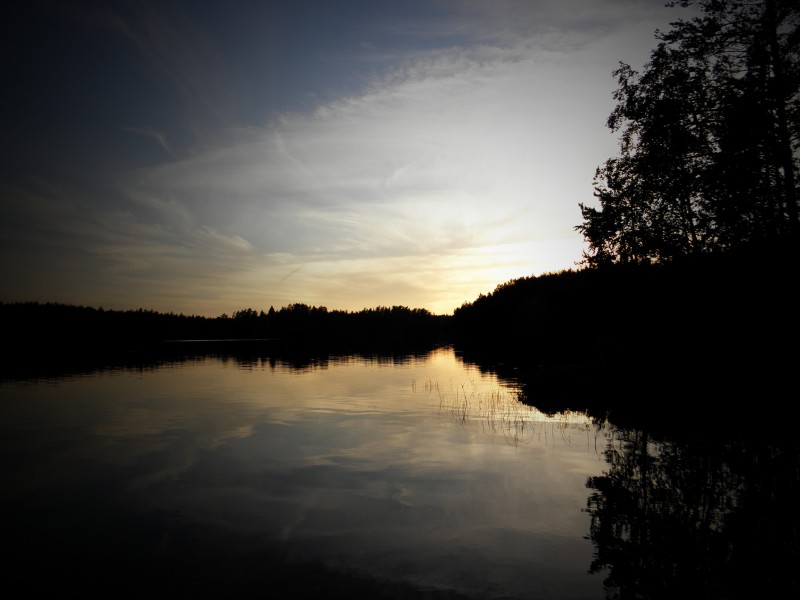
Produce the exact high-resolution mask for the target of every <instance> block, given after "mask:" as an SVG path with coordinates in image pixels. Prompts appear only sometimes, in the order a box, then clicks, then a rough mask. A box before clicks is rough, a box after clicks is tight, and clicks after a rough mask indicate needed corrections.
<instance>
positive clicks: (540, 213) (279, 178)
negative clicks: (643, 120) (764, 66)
mask: <svg viewBox="0 0 800 600" xmlns="http://www.w3.org/2000/svg"><path fill="white" fill-rule="evenodd" d="M684 17H686V11H685V10H683V9H679V8H669V7H665V6H664V5H663V2H660V1H659V0H638V1H637V0H603V1H601V2H592V1H589V0H571V1H569V2H545V3H527V2H516V1H514V0H504V1H499V2H493V3H482V2H475V1H472V0H440V1H433V2H432V1H425V0H412V1H410V2H405V3H403V4H402V5H398V4H397V3H390V2H363V1H361V0H354V1H353V2H348V3H346V4H336V5H333V4H332V3H325V2H321V1H319V0H303V1H302V2H278V3H269V4H268V5H267V4H266V3H259V2H253V1H239V2H234V3H228V4H226V5H225V6H224V7H223V6H219V5H217V4H215V3H209V2H197V3H189V2H184V1H176V2H170V3H153V4H150V3H147V2H145V3H141V4H137V5H131V6H128V5H125V4H116V3H115V4H110V5H109V4H107V3H103V2H95V1H93V0H80V1H78V2H75V3H71V4H70V5H68V6H65V5H61V4H60V3H55V2H54V3H43V4H42V5H37V6H36V7H25V6H21V7H15V8H14V9H12V11H11V13H10V15H9V18H8V19H7V20H6V31H4V40H5V41H4V44H5V46H4V50H5V51H4V56H5V58H4V61H5V64H6V66H7V67H8V73H9V74H10V75H9V82H8V86H7V89H9V90H11V91H12V93H10V94H7V95H6V97H4V99H3V100H2V102H3V108H4V111H3V112H4V115H5V117H4V121H3V130H4V136H3V137H4V143H3V160H2V162H1V163H0V190H2V199H3V202H2V204H0V215H2V220H0V231H1V232H2V234H3V235H2V236H0V266H1V267H2V278H3V282H4V292H3V296H2V297H0V300H2V301H4V302H9V303H13V302H42V303H47V302H54V303H61V304H70V305H76V306H87V307H94V308H97V307H104V309H106V310H121V311H126V310H137V309H138V308H143V309H147V310H154V311H156V312H162V313H169V312H172V313H176V314H189V315H197V316H206V317H212V316H219V315H221V314H224V313H228V314H229V313H231V311H235V310H241V309H244V308H254V309H255V310H268V307H270V306H273V307H276V310H277V309H278V308H277V307H284V306H287V305H290V304H307V305H309V306H326V307H328V309H329V310H339V311H347V312H358V311H360V310H363V309H365V308H367V309H368V308H370V307H372V308H374V307H379V306H389V307H391V306H406V307H412V308H422V309H425V310H428V311H430V312H431V313H432V314H435V315H448V314H452V313H453V311H454V310H455V309H456V308H458V307H459V306H461V305H463V304H464V303H468V302H473V301H474V300H475V299H476V298H477V297H478V296H479V295H480V294H487V293H490V292H491V291H492V290H494V289H495V288H496V287H497V286H498V285H501V284H503V283H507V282H509V281H512V280H515V279H519V278H522V277H531V276H534V277H535V276H539V275H544V274H547V273H556V272H559V271H563V270H570V269H575V268H577V267H578V263H579V261H580V260H581V254H582V252H583V251H584V250H585V244H584V241H583V239H582V238H581V236H580V234H578V233H577V232H576V231H575V229H574V227H575V226H576V225H578V224H579V222H580V218H581V217H580V211H579V207H578V204H579V203H580V202H584V203H592V202H593V187H592V178H593V175H594V171H595V169H596V167H597V166H599V165H600V164H601V163H602V162H604V161H605V160H606V159H607V158H608V157H609V156H612V155H614V154H616V152H617V137H616V136H615V135H614V134H613V133H612V132H610V131H609V130H608V128H607V127H606V119H607V117H608V115H609V113H610V112H611V110H612V109H613V106H614V104H613V98H612V92H613V91H614V89H615V85H616V82H615V81H614V79H613V77H612V75H611V72H612V71H613V70H614V69H615V68H616V67H617V65H618V63H619V62H620V61H622V62H627V63H630V64H631V66H632V67H633V68H634V69H637V68H640V67H641V65H643V64H644V63H645V62H647V60H648V59H649V53H650V51H651V50H652V49H653V47H654V46H655V43H656V41H655V38H654V34H655V31H656V29H659V28H661V29H664V28H666V27H668V25H669V23H670V22H672V21H675V20H677V19H679V18H684Z"/></svg>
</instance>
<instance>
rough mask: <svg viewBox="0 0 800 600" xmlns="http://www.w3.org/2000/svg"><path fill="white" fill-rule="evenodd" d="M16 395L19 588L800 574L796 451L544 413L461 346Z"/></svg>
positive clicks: (10, 576) (230, 594)
mask: <svg viewBox="0 0 800 600" xmlns="http://www.w3.org/2000/svg"><path fill="white" fill-rule="evenodd" d="M0 410H1V411H2V417H1V418H0V440H2V442H1V443H2V447H1V448H2V457H1V458H2V464H3V465H4V466H3V479H4V480H3V506H2V509H3V520H4V527H3V537H4V547H5V549H6V551H7V556H9V557H8V558H6V559H5V561H4V563H3V571H4V583H5V586H6V587H7V588H13V587H14V586H17V585H19V586H22V587H21V588H20V589H22V590H23V592H22V594H21V595H22V596H23V597H33V596H35V595H36V594H37V593H38V592H39V591H45V592H48V593H50V594H52V595H57V596H59V597H100V596H102V597H108V598H115V597H122V596H136V597H148V598H153V597H172V598H175V597H187V598H188V597H192V598H194V597H201V596H202V597H215V598H239V597H246V598H255V597H259V598H262V597H285V598H299V597H315V598H320V597H325V596H333V597H335V596H336V595H337V594H345V595H347V596H348V597H364V598H405V597H409V598H411V597H420V598H507V599H514V598H552V599H567V598H574V599H583V598H585V599H590V598H605V597H623V598H625V597H637V598H660V597H676V596H678V595H686V596H687V597H708V598H723V597H736V596H738V595H739V594H740V593H742V595H744V591H745V590H747V591H748V593H750V591H753V590H756V591H758V592H766V591H770V592H771V591H775V590H779V589H781V590H783V589H786V590H790V591H791V590H796V584H795V581H796V575H795V574H794V572H795V570H796V569H797V568H798V564H797V539H798V538H797V521H798V519H797V517H796V515H795V512H796V509H797V506H796V502H797V482H798V461H797V456H796V453H794V451H792V450H787V449H786V448H784V447H778V446H770V445H763V444H760V445H758V447H757V448H756V449H754V448H751V447H749V446H747V445H745V444H744V443H743V442H741V441H740V440H738V439H737V440H736V441H726V442H721V441H718V440H716V439H715V440H714V441H712V440H711V439H710V438H703V439H695V440H681V441H680V442H676V441H671V440H668V439H663V438H659V439H655V438H652V437H651V436H649V435H648V434H647V433H646V432H643V431H637V430H618V429H615V428H614V427H613V426H610V425H608V424H606V423H602V424H598V423H594V422H592V421H590V420H589V419H588V418H586V417H584V416H582V415H579V414H571V413H570V414H558V415H554V416H545V415H544V414H542V413H540V412H538V411H537V410H535V409H534V408H532V407H530V406H528V405H526V404H523V403H520V402H519V400H518V398H517V394H516V393H515V388H514V387H513V385H511V384H505V383H502V382H500V381H498V380H497V379H496V378H495V377H493V376H492V375H487V374H485V373H481V372H480V371H479V370H478V369H477V368H475V367H474V366H469V365H466V364H464V363H463V362H462V361H461V360H460V359H459V358H458V357H457V356H456V355H455V354H454V353H453V351H452V350H450V349H442V350H438V351H434V352H432V353H430V354H426V355H423V356H416V357H407V358H397V357H395V358H391V359H388V358H386V359H380V358H364V357H340V358H330V359H326V360H317V361H311V362H309V363H307V364H305V365H304V366H302V367H298V366H297V365H294V366H293V365H291V364H289V363H284V362H281V361H280V360H275V359H269V358H267V357H264V358H251V359H248V360H236V359H232V358H228V359H225V358H220V357H206V358H194V359H191V360H183V361H174V362H171V363H167V364H162V365H160V366H158V367H152V368H146V369H131V368H127V369H118V370H111V371H109V370H106V371H102V372H94V373H89V374H83V375H80V376H72V377H61V378H56V379H52V378H51V379H48V380H37V381H12V382H5V383H2V384H0ZM789 447H792V446H791V445H790V446H789Z"/></svg>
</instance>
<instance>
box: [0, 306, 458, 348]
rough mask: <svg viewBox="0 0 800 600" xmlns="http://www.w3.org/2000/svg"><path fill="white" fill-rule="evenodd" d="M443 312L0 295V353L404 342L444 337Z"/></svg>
mask: <svg viewBox="0 0 800 600" xmlns="http://www.w3.org/2000/svg"><path fill="white" fill-rule="evenodd" d="M448 322H449V318H448V317H447V316H441V315H434V314H432V313H430V312H429V311H428V310H426V309H420V308H408V307H405V306H392V307H383V306H380V307H376V308H369V309H367V308H365V309H363V310H361V311H358V312H349V311H343V310H328V309H327V308H326V307H324V306H309V305H307V304H300V303H298V304H290V305H288V306H284V307H282V308H280V309H278V310H275V308H273V307H270V309H269V310H268V311H267V312H265V311H263V310H260V311H256V310H255V309H253V308H245V309H241V310H236V311H234V312H233V313H232V314H231V315H228V314H222V315H219V316H218V317H204V316H197V315H188V316H187V315H183V314H175V313H172V312H169V313H162V312H157V311H154V310H146V309H142V308H140V309H137V310H124V311H123V310H104V309H103V308H93V307H87V306H76V305H69V304H60V303H39V302H19V303H2V302H0V323H2V324H3V329H4V342H3V348H4V354H8V355H13V354H15V353H18V352H19V351H21V350H23V351H24V350H27V351H39V350H42V351H47V350H58V349H64V348H70V349H74V350H92V349H94V350H96V351H97V352H100V353H102V352H107V351H109V350H119V349H129V350H136V349H140V348H149V347H151V346H152V345H153V344H156V343H162V342H166V341H178V340H180V341H187V340H193V341H202V340H229V341H231V340H271V341H281V342H286V343H328V344H336V345H347V344H390V343H391V344H403V343H409V344H410V343H412V342H416V343H426V342H434V341H438V340H441V339H442V338H443V337H444V335H445V331H446V328H447V325H448Z"/></svg>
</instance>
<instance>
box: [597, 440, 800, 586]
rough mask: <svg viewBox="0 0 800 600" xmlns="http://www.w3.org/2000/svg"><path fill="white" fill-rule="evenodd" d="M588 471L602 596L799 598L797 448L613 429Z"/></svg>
mask: <svg viewBox="0 0 800 600" xmlns="http://www.w3.org/2000/svg"><path fill="white" fill-rule="evenodd" d="M605 457H606V460H607V462H608V470H607V472H606V473H605V474H604V475H602V476H598V477H590V478H589V479H588V481H587V484H586V485H587V487H588V488H590V489H592V490H594V491H593V492H592V494H591V495H590V496H589V498H588V501H587V511H588V512H589V513H590V514H591V526H590V538H591V540H592V542H593V543H594V544H595V550H596V551H595V558H594V560H593V562H592V564H591V567H590V572H591V573H601V572H604V573H606V578H605V580H604V584H605V587H606V592H607V596H608V597H609V598H677V597H682V596H683V597H692V598H740V597H741V598H744V597H748V598H759V597H760V598H765V597H775V596H777V595H778V594H780V596H785V595H787V594H790V593H791V594H793V596H792V597H798V596H797V592H798V591H800V590H798V587H799V586H798V573H797V569H798V556H799V554H798V549H799V546H798V516H797V498H798V481H800V472H799V469H798V465H800V461H799V460H798V459H799V458H800V456H799V455H798V447H797V445H796V444H794V443H790V444H786V445H784V446H779V445H777V444H775V443H765V442H762V441H756V440H743V439H736V440H725V441H720V440H719V439H712V438H697V437H695V438H692V439H689V440H686V439H683V440H680V441H676V440H667V439H658V440H656V439H652V438H651V437H650V436H649V435H648V434H647V433H644V432H642V431H636V430H616V431H614V432H613V435H612V437H611V438H610V439H609V443H608V446H607V449H606V451H605Z"/></svg>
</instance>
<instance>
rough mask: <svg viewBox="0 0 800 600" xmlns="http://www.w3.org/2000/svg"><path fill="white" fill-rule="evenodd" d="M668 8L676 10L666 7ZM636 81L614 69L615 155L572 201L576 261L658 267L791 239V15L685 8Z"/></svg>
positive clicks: (798, 115)
mask: <svg viewBox="0 0 800 600" xmlns="http://www.w3.org/2000/svg"><path fill="white" fill-rule="evenodd" d="M673 4H676V3H673ZM679 4H680V5H681V6H684V7H686V6H695V7H696V8H698V9H699V11H700V12H699V14H700V16H697V17H695V18H693V19H691V20H689V21H684V20H679V21H677V22H675V23H673V24H672V29H671V30H670V31H668V32H666V33H661V32H657V34H656V37H657V39H659V44H658V46H657V47H656V48H655V49H654V50H653V51H652V53H651V55H650V61H649V62H648V63H647V64H646V65H645V66H644V69H643V71H642V72H641V73H639V72H637V71H635V70H633V69H632V68H631V67H630V66H629V65H627V64H624V63H623V64H620V67H619V68H618V69H617V70H615V71H614V75H615V77H616V78H617V82H618V89H617V91H616V92H615V94H614V99H615V100H616V101H617V103H618V104H617V106H616V108H615V109H614V110H613V112H612V113H611V115H610V116H609V118H608V122H607V124H608V127H609V128H610V129H611V130H612V131H615V132H619V133H620V139H619V147H620V153H619V155H618V156H616V157H613V158H610V159H609V160H607V161H606V163H605V164H604V165H602V166H600V167H599V168H598V169H597V172H596V175H595V180H594V184H595V197H596V198H597V201H598V203H599V206H588V205H585V204H581V205H580V207H581V213H582V217H583V223H582V224H581V225H578V226H577V227H576V229H577V230H578V231H580V232H581V233H582V234H583V236H584V238H585V240H586V241H587V242H588V245H589V250H588V252H586V253H585V255H584V263H585V264H587V265H589V266H599V265H603V264H608V263H615V262H640V263H641V262H643V263H653V262H663V261H668V260H673V259H674V258H676V257H678V256H683V255H691V254H700V253H708V252H714V251H719V250H728V249H730V248H733V247H736V246H738V245H741V244H742V243H745V242H748V241H753V240H760V239H771V238H775V237H779V236H783V235H787V234H794V233H796V232H797V230H798V209H797V178H796V172H797V169H798V143H799V140H800V28H799V27H798V25H800V7H798V6H797V5H796V3H792V2H788V1H785V0H760V1H759V0H756V1H744V0H698V1H696V2H693V1H691V0H684V1H682V2H680V3H679Z"/></svg>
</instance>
